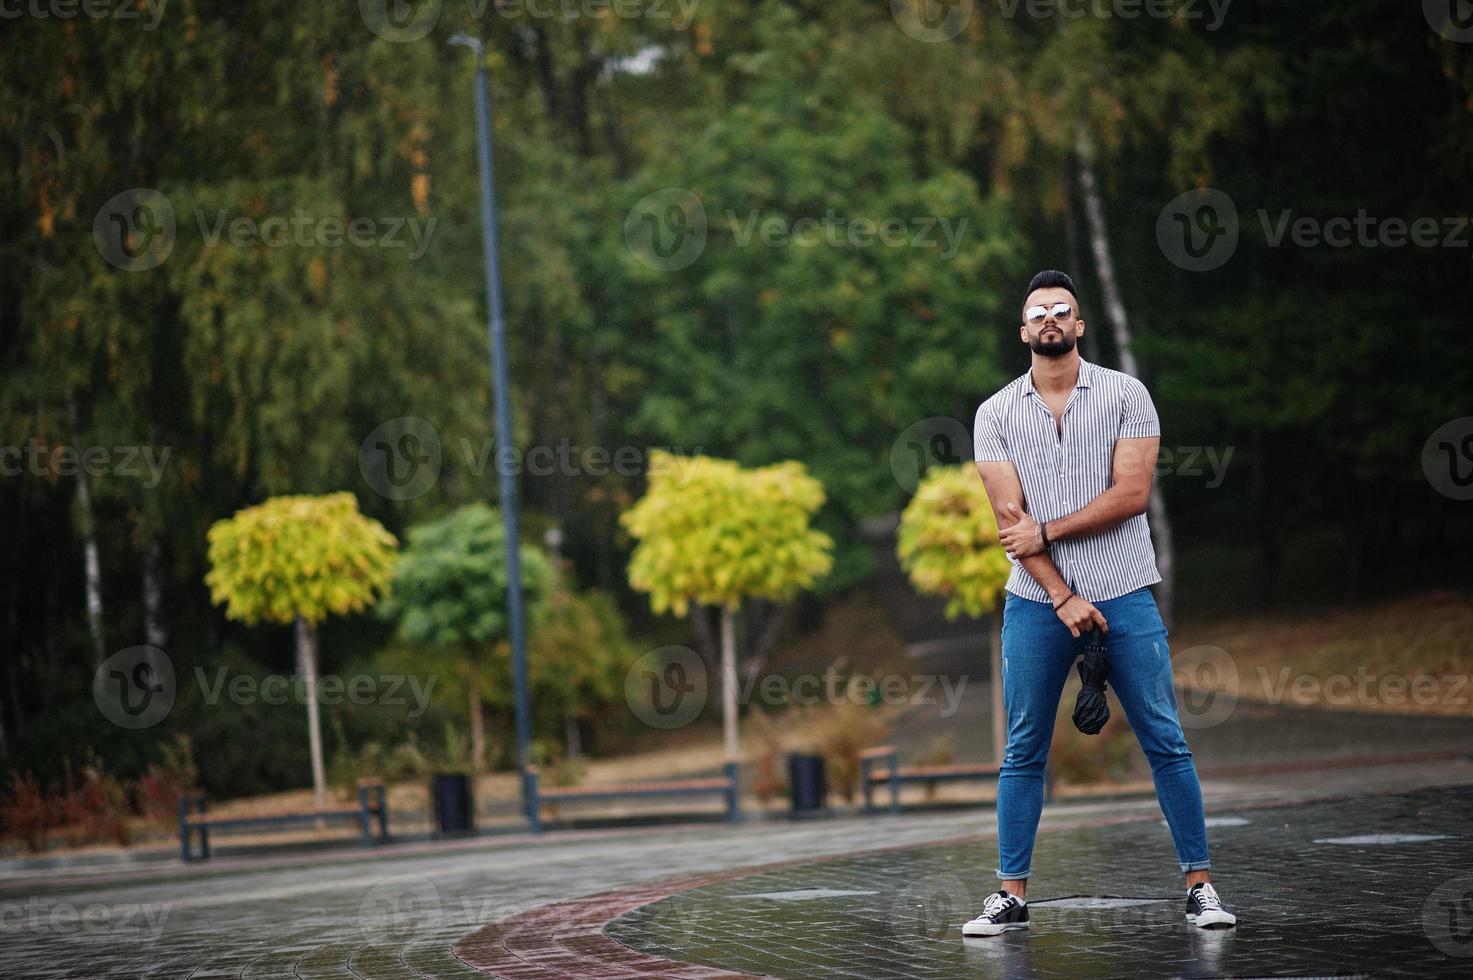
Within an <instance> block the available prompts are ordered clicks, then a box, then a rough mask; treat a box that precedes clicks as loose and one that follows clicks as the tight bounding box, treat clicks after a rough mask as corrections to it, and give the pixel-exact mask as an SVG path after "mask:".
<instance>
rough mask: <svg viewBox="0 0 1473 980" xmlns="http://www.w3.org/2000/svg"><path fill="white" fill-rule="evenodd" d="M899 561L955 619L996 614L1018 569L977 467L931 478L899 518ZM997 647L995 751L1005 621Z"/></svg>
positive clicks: (937, 472)
mask: <svg viewBox="0 0 1473 980" xmlns="http://www.w3.org/2000/svg"><path fill="white" fill-rule="evenodd" d="M895 553H896V555H897V556H898V557H899V558H900V567H901V568H903V569H905V572H906V574H907V575H909V576H910V581H911V584H912V585H914V586H915V587H916V591H918V592H921V593H924V594H927V595H939V596H944V597H945V598H946V616H947V618H949V619H955V618H956V617H958V616H960V615H962V614H966V615H968V616H973V617H982V616H985V615H987V614H988V613H993V612H996V610H997V609H998V605H999V600H1000V599H1001V598H1002V592H1003V587H1004V586H1005V585H1006V584H1007V580H1008V575H1009V573H1010V572H1011V570H1012V563H1011V562H1009V561H1008V555H1007V551H1006V550H1005V549H1004V548H1003V547H1002V545H1001V544H1000V543H998V540H997V518H996V516H995V515H994V514H993V513H992V502H991V501H990V500H988V499H987V490H986V488H985V487H984V486H983V485H982V478H981V477H980V476H978V475H977V470H976V469H975V468H974V467H973V465H972V464H971V463H965V464H963V465H961V466H939V467H936V468H935V469H932V470H931V471H930V472H929V473H927V474H926V477H925V479H924V480H922V481H921V484H920V486H919V487H917V488H916V495H915V496H914V497H913V498H911V501H910V503H909V504H907V505H906V507H905V510H904V511H903V512H902V513H901V515H900V527H899V529H898V531H897V533H896V543H895ZM995 622H996V625H997V630H995V631H994V635H993V640H992V744H993V750H994V754H995V755H996V757H997V763H998V765H1001V764H1002V752H1003V747H1004V745H1005V744H1006V731H1005V725H1004V719H1005V715H1004V713H1003V706H1002V634H1001V629H1002V617H1001V616H1000V615H998V616H996V617H995Z"/></svg>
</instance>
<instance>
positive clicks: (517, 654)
mask: <svg viewBox="0 0 1473 980" xmlns="http://www.w3.org/2000/svg"><path fill="white" fill-rule="evenodd" d="M450 43H451V44H456V45H461V46H463V47H467V48H470V49H471V51H473V52H474V53H475V56H476V149H477V155H478V156H479V158H480V162H481V233H482V235H483V237H484V239H485V246H486V247H485V252H486V256H485V259H486V300H487V307H488V314H489V322H488V325H487V329H488V330H489V332H490V335H491V388H492V396H493V398H494V400H495V407H496V445H497V448H498V456H499V455H500V453H501V452H504V451H505V449H506V447H509V446H511V445H512V432H511V398H510V394H509V392H508V390H507V380H506V322H505V320H504V319H503V318H502V315H501V263H500V260H499V258H498V256H497V252H496V181H495V176H496V170H495V163H494V161H493V159H492V156H491V84H490V82H489V81H488V80H487V78H486V46H485V45H484V44H483V43H481V39H480V38H477V37H471V36H470V35H469V34H456V35H455V36H454V37H452V38H451V39H450ZM497 471H498V472H499V473H500V475H501V516H502V519H503V520H504V521H505V523H506V572H507V584H506V603H507V620H508V621H509V623H510V626H511V664H512V684H513V687H514V689H515V694H516V726H517V771H518V773H519V774H520V775H521V782H522V812H523V814H524V815H525V816H526V817H527V819H528V821H530V822H531V823H532V825H533V826H534V827H535V826H536V824H537V821H536V819H535V817H536V814H533V813H531V812H530V811H529V809H528V808H529V807H530V806H532V794H531V792H530V789H531V787H530V786H529V785H528V780H529V778H530V774H529V772H528V766H529V765H530V764H531V761H532V759H531V754H532V711H531V704H530V701H529V699H528V696H527V636H526V625H525V623H524V622H523V620H522V564H521V555H520V552H521V544H520V541H519V535H518V533H517V484H516V479H515V477H514V474H513V472H512V467H510V466H506V465H498V466H497Z"/></svg>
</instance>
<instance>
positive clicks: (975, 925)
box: [962, 891, 1028, 936]
mask: <svg viewBox="0 0 1473 980" xmlns="http://www.w3.org/2000/svg"><path fill="white" fill-rule="evenodd" d="M1027 928H1028V903H1027V902H1024V901H1021V900H1020V899H1019V898H1018V897H1017V896H1016V895H1011V894H1009V893H1008V892H1004V891H999V892H994V893H993V894H991V895H988V896H987V904H986V905H984V906H983V907H982V914H981V915H979V916H977V917H976V918H975V919H973V920H972V921H971V922H968V923H967V924H966V925H964V926H962V935H963V936H996V935H997V934H998V933H1003V932H1008V931H1009V930H1012V929H1027Z"/></svg>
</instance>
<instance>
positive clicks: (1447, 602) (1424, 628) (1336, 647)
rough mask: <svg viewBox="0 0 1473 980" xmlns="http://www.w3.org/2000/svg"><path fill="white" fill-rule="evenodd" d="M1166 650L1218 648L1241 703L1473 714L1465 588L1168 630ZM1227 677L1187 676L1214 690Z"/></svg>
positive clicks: (1193, 652)
mask: <svg viewBox="0 0 1473 980" xmlns="http://www.w3.org/2000/svg"><path fill="white" fill-rule="evenodd" d="M1171 647H1172V653H1173V656H1174V657H1175V658H1176V660H1177V662H1178V664H1181V663H1183V662H1185V661H1184V658H1187V659H1189V658H1190V657H1192V656H1200V655H1202V653H1203V651H1202V650H1201V649H1194V648H1212V647H1216V648H1219V649H1221V650H1224V651H1226V652H1227V654H1228V656H1229V657H1230V662H1231V665H1232V666H1233V667H1235V668H1236V674H1237V680H1238V696H1239V697H1240V698H1244V699H1246V700H1250V701H1260V702H1265V703H1278V704H1290V705H1298V706H1304V707H1314V708H1323V709H1326V710H1339V711H1369V712H1387V713H1408V714H1435V715H1461V716H1465V717H1467V716H1473V682H1470V678H1473V596H1470V595H1469V594H1468V593H1465V592H1451V591H1449V592H1435V593H1430V594H1426V595H1421V596H1416V597H1412V598H1407V599H1397V600H1392V601H1388V602H1384V603H1378V604H1375V605H1370V606H1367V607H1365V608H1363V609H1351V610H1347V609H1335V610H1327V611H1325V612H1323V613H1318V614H1315V613H1296V614H1293V615H1278V616H1263V617H1257V618H1253V619H1245V618H1241V617H1238V618H1234V619H1230V620H1221V621H1217V622H1212V623H1203V624H1194V625H1189V626H1187V627H1185V628H1183V629H1181V631H1180V632H1179V633H1177V634H1176V635H1173V637H1172V640H1171ZM1207 652H1208V653H1209V655H1210V651H1207ZM1219 660H1220V662H1222V663H1227V662H1228V661H1226V660H1223V659H1222V658H1221V657H1219ZM1230 674H1231V671H1229V672H1228V674H1227V675H1223V674H1222V672H1219V677H1218V679H1217V680H1214V679H1213V678H1212V677H1211V676H1210V674H1208V673H1206V672H1204V673H1202V674H1195V675H1193V676H1194V677H1195V680H1196V682H1197V683H1198V684H1199V685H1200V687H1202V688H1203V689H1205V690H1219V691H1220V690H1223V689H1224V688H1225V687H1226V686H1227V685H1228V683H1229V681H1228V679H1227V678H1228V676H1230ZM1182 680H1183V677H1181V676H1179V677H1178V683H1179V684H1180V683H1181V681H1182Z"/></svg>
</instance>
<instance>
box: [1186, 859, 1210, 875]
mask: <svg viewBox="0 0 1473 980" xmlns="http://www.w3.org/2000/svg"><path fill="white" fill-rule="evenodd" d="M1210 867H1212V862H1211V861H1184V862H1182V866H1181V870H1182V874H1186V873H1187V872H1188V871H1206V870H1207V869H1208V868H1210Z"/></svg>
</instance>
